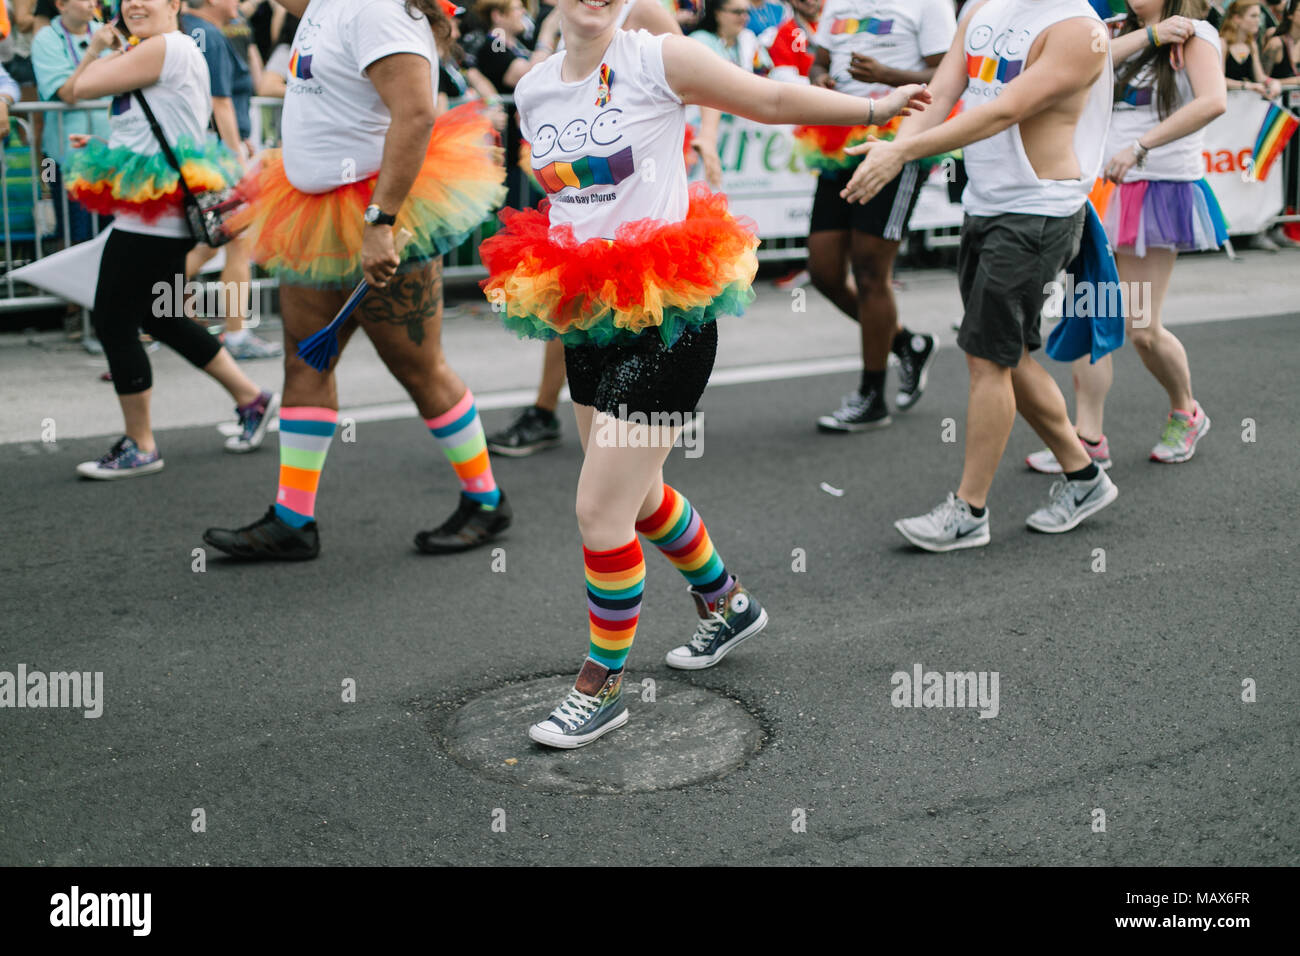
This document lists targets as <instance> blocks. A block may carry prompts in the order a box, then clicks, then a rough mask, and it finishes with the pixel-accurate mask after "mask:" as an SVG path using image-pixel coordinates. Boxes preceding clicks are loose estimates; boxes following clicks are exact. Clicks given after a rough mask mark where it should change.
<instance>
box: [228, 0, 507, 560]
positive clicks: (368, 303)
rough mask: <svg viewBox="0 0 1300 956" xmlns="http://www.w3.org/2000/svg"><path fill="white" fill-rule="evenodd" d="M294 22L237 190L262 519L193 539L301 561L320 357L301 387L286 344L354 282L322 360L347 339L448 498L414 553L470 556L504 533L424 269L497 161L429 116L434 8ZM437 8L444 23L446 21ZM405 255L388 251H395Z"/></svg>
mask: <svg viewBox="0 0 1300 956" xmlns="http://www.w3.org/2000/svg"><path fill="white" fill-rule="evenodd" d="M285 6H286V7H288V8H289V10H290V12H291V13H294V14H295V15H298V16H301V18H302V20H301V23H300V24H299V26H298V32H297V33H296V34H295V36H294V45H293V52H292V54H291V56H290V60H289V79H288V86H287V89H286V92H285V103H284V117H283V121H282V133H283V139H284V149H283V150H282V151H281V150H271V151H269V152H268V153H267V154H266V155H265V158H264V159H263V160H262V161H261V163H260V166H259V168H258V169H257V170H255V171H254V172H253V173H252V174H250V177H249V179H248V180H247V181H246V182H245V185H244V189H245V191H246V192H247V193H248V195H249V197H250V200H251V201H250V203H249V206H248V209H247V212H246V213H245V215H243V217H242V218H241V219H240V220H239V224H241V225H243V224H246V225H247V227H248V228H249V230H250V231H251V233H252V235H253V260H254V261H255V262H258V263H259V264H261V265H262V266H263V267H264V268H266V269H268V270H270V271H271V272H273V273H274V274H275V275H277V276H279V279H280V305H281V311H282V313H283V315H284V331H285V349H284V407H283V408H282V409H281V411H280V476H279V488H278V490H277V492H276V496H275V504H274V505H272V506H271V508H269V509H268V510H267V512H266V514H265V515H264V516H263V517H262V518H261V519H259V520H258V521H256V522H254V523H252V524H250V525H247V526H245V527H243V528H237V529H234V530H226V529H218V528H212V529H209V530H208V531H207V532H206V533H205V534H204V536H203V538H204V540H205V541H206V542H207V543H208V544H209V545H211V546H212V547H214V548H217V549H218V550H220V551H224V552H225V553H227V554H229V555H231V556H232V557H235V558H239V559H242V560H266V559H269V560H304V559H310V558H314V557H316V555H317V554H318V553H319V550H320V535H319V531H318V529H317V524H316V519H315V507H316V491H317V488H318V486H319V482H320V476H321V469H322V468H323V467H324V465H325V455H326V452H327V450H328V448H329V445H330V442H331V440H332V438H333V435H334V431H335V427H336V425H337V422H338V407H339V399H338V391H337V387H336V385H335V380H334V365H335V362H336V361H337V358H334V359H332V360H331V361H330V362H329V364H328V366H327V367H326V369H325V370H324V371H317V369H316V368H313V367H312V366H311V365H309V364H307V363H306V362H305V361H303V360H302V359H301V358H299V357H298V354H297V346H298V343H300V342H302V341H304V340H305V339H307V338H309V337H310V336H312V335H313V334H314V333H316V332H319V331H321V330H322V329H324V328H325V326H326V325H327V324H329V323H330V321H331V320H332V319H333V318H334V316H335V315H336V314H338V313H339V312H340V310H341V309H342V308H343V306H344V304H345V303H346V302H347V301H348V298H349V294H350V293H351V292H352V290H353V288H354V287H355V286H356V285H357V283H358V282H360V280H361V279H363V278H364V279H366V280H367V281H368V282H369V284H370V287H371V291H370V292H369V293H368V294H367V295H366V296H365V298H363V299H361V302H360V305H359V306H357V307H356V310H355V311H354V312H352V313H351V315H350V316H349V318H348V319H347V321H346V322H345V323H344V324H343V325H342V327H341V328H340V329H339V330H338V346H339V349H340V351H341V350H342V348H343V347H344V346H346V344H347V340H348V338H349V337H350V336H351V335H352V333H353V332H355V331H356V329H357V326H358V325H360V327H361V328H363V329H364V330H365V333H366V335H367V337H369V339H370V341H371V342H372V343H373V344H374V346H375V350H376V351H377V352H378V353H379V357H380V358H381V359H382V360H383V362H384V364H385V365H387V366H388V369H389V371H390V372H392V373H393V376H394V377H395V378H396V379H397V380H398V381H399V382H401V384H402V386H403V387H404V388H405V389H406V390H407V392H408V393H409V394H410V396H411V398H412V399H413V400H414V402H415V405H416V408H417V409H418V411H419V414H420V417H421V418H422V419H423V420H424V423H425V425H426V426H427V427H428V429H429V431H430V432H431V433H432V435H433V438H434V440H435V442H436V443H437V444H438V446H439V447H440V448H441V450H442V452H443V453H444V454H445V455H446V457H447V459H448V461H449V463H450V464H451V466H452V468H453V469H454V471H455V473H456V477H457V479H458V481H459V483H460V501H459V504H458V506H457V508H456V510H455V512H454V513H453V514H452V515H451V517H450V518H448V519H447V520H446V521H445V522H444V523H443V524H442V525H440V526H439V527H437V528H435V529H433V530H431V531H421V532H419V533H418V534H417V535H416V537H415V544H416V547H417V548H418V549H419V550H420V551H422V552H424V553H427V554H445V553H450V552H455V551H465V550H467V549H469V548H474V547H477V546H479V545H481V544H484V543H485V542H487V541H489V540H491V539H492V538H494V537H495V536H497V535H499V534H501V533H502V532H503V531H505V529H506V528H507V527H508V526H509V525H510V521H511V511H510V507H509V504H508V503H507V501H506V499H505V496H504V495H503V494H502V493H501V489H499V488H498V487H497V485H496V481H495V479H494V478H493V475H492V467H491V465H490V464H489V463H488V455H487V448H486V445H485V444H484V440H483V426H482V423H481V422H480V420H479V415H478V409H477V408H476V406H475V403H474V396H473V394H472V393H471V392H470V390H469V389H468V388H467V387H466V386H465V383H464V382H462V381H461V379H460V378H459V376H457V375H456V372H455V371H454V370H453V369H452V368H451V366H450V365H449V364H448V363H447V361H446V359H445V357H444V356H443V352H442V342H441V333H442V274H441V261H440V260H441V256H442V254H443V253H444V252H447V251H449V250H451V249H454V248H455V247H456V246H458V245H460V243H461V242H463V241H464V240H465V238H466V237H467V236H468V235H469V233H470V232H471V231H472V230H473V229H475V228H476V227H477V226H478V225H479V223H480V222H482V221H483V219H484V218H486V217H487V215H488V214H489V213H490V212H491V210H493V209H494V208H496V207H497V205H498V204H499V203H500V201H501V198H502V197H503V196H504V194H505V189H504V187H503V186H502V181H503V180H504V178H505V173H504V170H503V168H502V166H501V151H500V149H499V147H497V145H496V136H495V134H494V133H493V131H492V128H491V125H490V123H489V122H488V119H487V118H486V116H485V115H484V114H482V113H481V112H479V110H478V109H477V107H475V106H473V105H470V104H467V105H465V106H460V107H457V108H455V109H453V110H451V111H450V112H447V113H445V114H443V115H442V116H441V117H437V121H436V124H435V116H436V107H435V98H434V89H435V84H436V79H435V78H436V76H437V64H438V54H437V52H436V48H435V34H436V35H438V36H446V35H448V34H449V32H450V26H449V25H448V22H447V19H448V14H447V12H446V10H445V7H446V6H451V5H450V4H440V3H439V2H438V0H406V2H403V0H376V2H371V3H367V4H361V5H354V4H351V3H343V2H340V0H311V2H310V3H308V2H306V0H296V2H295V0H290V2H287V3H285ZM453 9H454V8H453ZM403 231H405V232H406V233H408V234H409V235H410V237H411V238H410V240H409V242H408V243H407V244H406V245H405V246H404V247H401V248H400V249H399V246H398V244H397V243H396V242H395V235H399V234H400V233H401V232H403Z"/></svg>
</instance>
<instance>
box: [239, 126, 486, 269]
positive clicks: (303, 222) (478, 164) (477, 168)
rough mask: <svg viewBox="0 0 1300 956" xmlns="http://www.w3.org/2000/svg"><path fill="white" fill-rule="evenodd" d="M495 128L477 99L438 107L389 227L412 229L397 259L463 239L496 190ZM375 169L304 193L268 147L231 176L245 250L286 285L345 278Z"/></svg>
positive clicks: (354, 261) (424, 255)
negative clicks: (247, 238) (240, 176)
mask: <svg viewBox="0 0 1300 956" xmlns="http://www.w3.org/2000/svg"><path fill="white" fill-rule="evenodd" d="M501 158H502V152H501V148H500V147H499V146H498V145H497V138H496V134H495V132H494V131H493V130H492V126H491V124H490V123H489V122H488V121H487V119H486V117H484V116H483V115H482V113H481V112H480V110H479V108H478V106H477V104H473V103H467V104H465V105H463V106H458V107H456V108H455V109H453V110H450V111H448V112H446V113H444V114H443V115H442V116H440V117H438V122H437V124H436V125H435V126H434V129H433V135H432V136H431V137H430V139H429V147H428V150H427V151H426V153H425V157H424V165H423V166H422V167H421V168H420V173H419V176H418V177H417V178H416V181H415V185H414V186H412V187H411V191H410V193H409V194H408V195H407V198H406V202H404V203H402V208H401V209H400V210H399V211H398V213H397V223H396V225H394V227H393V229H394V231H395V232H396V231H397V230H401V229H406V230H407V231H408V232H410V233H411V235H412V236H413V237H414V238H413V239H411V241H410V242H409V243H408V244H407V246H406V248H405V249H404V250H403V251H402V260H403V261H404V262H408V261H412V260H416V261H419V260H428V259H433V258H436V257H438V256H441V255H442V254H443V253H445V252H448V251H450V250H452V249H454V248H456V247H457V246H459V245H460V244H461V243H462V242H464V241H465V240H466V239H467V238H468V237H469V235H470V233H472V232H473V231H474V230H475V229H476V228H478V226H479V224H480V223H482V222H483V220H484V219H486V218H487V217H488V216H489V215H490V214H491V212H492V210H493V209H496V208H497V207H498V206H499V205H500V204H501V201H502V200H503V199H504V198H505V192H506V190H505V186H504V185H503V183H504V181H505V168H504V166H503V165H502V163H501ZM377 178H378V176H377V175H376V176H371V177H369V178H368V179H365V180H361V181H359V182H355V183H348V184H347V185H344V186H340V187H339V188H338V189H333V190H331V191H329V192H326V193H304V192H301V191H299V190H297V189H295V188H294V187H293V185H292V184H291V183H290V182H289V180H288V178H287V177H286V176H285V173H284V161H283V158H282V156H281V154H280V151H279V150H268V151H267V152H266V153H265V154H263V155H262V157H260V159H259V162H258V165H257V167H256V168H255V169H254V170H253V171H252V172H250V173H249V175H248V176H247V177H245V179H244V181H243V182H242V183H241V184H240V191H241V192H243V193H244V194H245V196H246V197H247V198H248V200H249V202H248V204H247V205H246V206H245V207H244V208H243V209H242V210H241V211H240V213H239V214H238V215H236V216H235V217H232V225H233V226H234V227H235V228H238V229H247V230H248V232H249V234H250V235H251V236H252V238H253V245H252V250H253V251H252V258H253V261H254V262H256V263H258V264H259V265H260V266H262V267H263V268H264V269H266V270H267V271H268V272H270V273H272V274H273V275H276V276H278V277H279V279H280V281H281V282H284V283H287V284H289V285H302V286H311V287H316V288H351V287H352V286H354V285H356V283H357V282H359V281H360V280H361V278H362V270H361V241H362V236H363V233H364V230H365V222H364V218H363V217H364V214H365V209H366V206H368V205H369V204H370V197H371V196H372V195H373V193H374V190H375V180H376V179H377Z"/></svg>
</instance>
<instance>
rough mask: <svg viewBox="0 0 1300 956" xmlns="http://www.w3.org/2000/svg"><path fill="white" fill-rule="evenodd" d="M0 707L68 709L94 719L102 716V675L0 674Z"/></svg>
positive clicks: (24, 667)
mask: <svg viewBox="0 0 1300 956" xmlns="http://www.w3.org/2000/svg"><path fill="white" fill-rule="evenodd" d="M0 707H18V708H27V707H30V708H33V709H38V708H42V707H71V708H75V709H79V710H83V711H84V714H83V716H85V717H87V718H89V719H94V718H96V717H99V716H100V715H101V714H103V713H104V672H103V671H95V672H94V673H91V672H90V671H50V672H49V673H48V674H46V673H45V672H44V671H28V670H27V665H26V664H19V665H18V672H17V673H16V674H15V673H13V672H11V671H0Z"/></svg>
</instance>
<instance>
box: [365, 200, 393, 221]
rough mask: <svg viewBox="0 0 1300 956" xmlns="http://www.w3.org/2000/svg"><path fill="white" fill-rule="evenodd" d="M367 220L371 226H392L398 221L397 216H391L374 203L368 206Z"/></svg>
mask: <svg viewBox="0 0 1300 956" xmlns="http://www.w3.org/2000/svg"><path fill="white" fill-rule="evenodd" d="M366 222H367V223H368V224H369V225H371V226H391V225H392V224H393V223H395V222H397V217H396V216H390V215H388V213H386V212H384V211H383V210H382V209H380V208H379V207H378V206H376V205H375V204H374V203H371V204H370V205H369V206H367V207H366Z"/></svg>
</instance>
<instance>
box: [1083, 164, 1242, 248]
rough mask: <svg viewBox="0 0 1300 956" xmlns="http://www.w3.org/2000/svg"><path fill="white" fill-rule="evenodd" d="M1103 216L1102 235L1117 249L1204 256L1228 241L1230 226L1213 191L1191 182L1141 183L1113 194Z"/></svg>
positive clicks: (1205, 186)
mask: <svg viewBox="0 0 1300 956" xmlns="http://www.w3.org/2000/svg"><path fill="white" fill-rule="evenodd" d="M1105 205H1106V208H1105V209H1104V210H1099V211H1100V212H1101V213H1102V223H1103V224H1104V225H1105V227H1106V237H1107V238H1108V239H1109V240H1110V244H1111V247H1112V248H1113V249H1115V250H1117V251H1119V250H1125V249H1132V250H1134V252H1135V253H1136V254H1137V255H1139V256H1145V255H1146V253H1147V249H1174V250H1176V251H1178V252H1203V251H1206V250H1210V249H1218V248H1219V247H1220V246H1222V245H1223V244H1224V243H1225V242H1226V241H1227V240H1228V226H1227V222H1226V221H1225V220H1224V218H1223V210H1222V209H1220V208H1219V200H1218V199H1217V198H1216V197H1215V195H1214V190H1213V189H1211V188H1210V184H1209V183H1207V182H1206V181H1205V180H1204V179H1200V180H1196V181H1193V182H1167V181H1164V180H1139V181H1137V182H1131V183H1123V184H1121V185H1120V186H1118V187H1117V188H1116V189H1115V190H1114V191H1113V192H1111V193H1110V194H1109V195H1108V197H1107V200H1106V204H1105Z"/></svg>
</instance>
